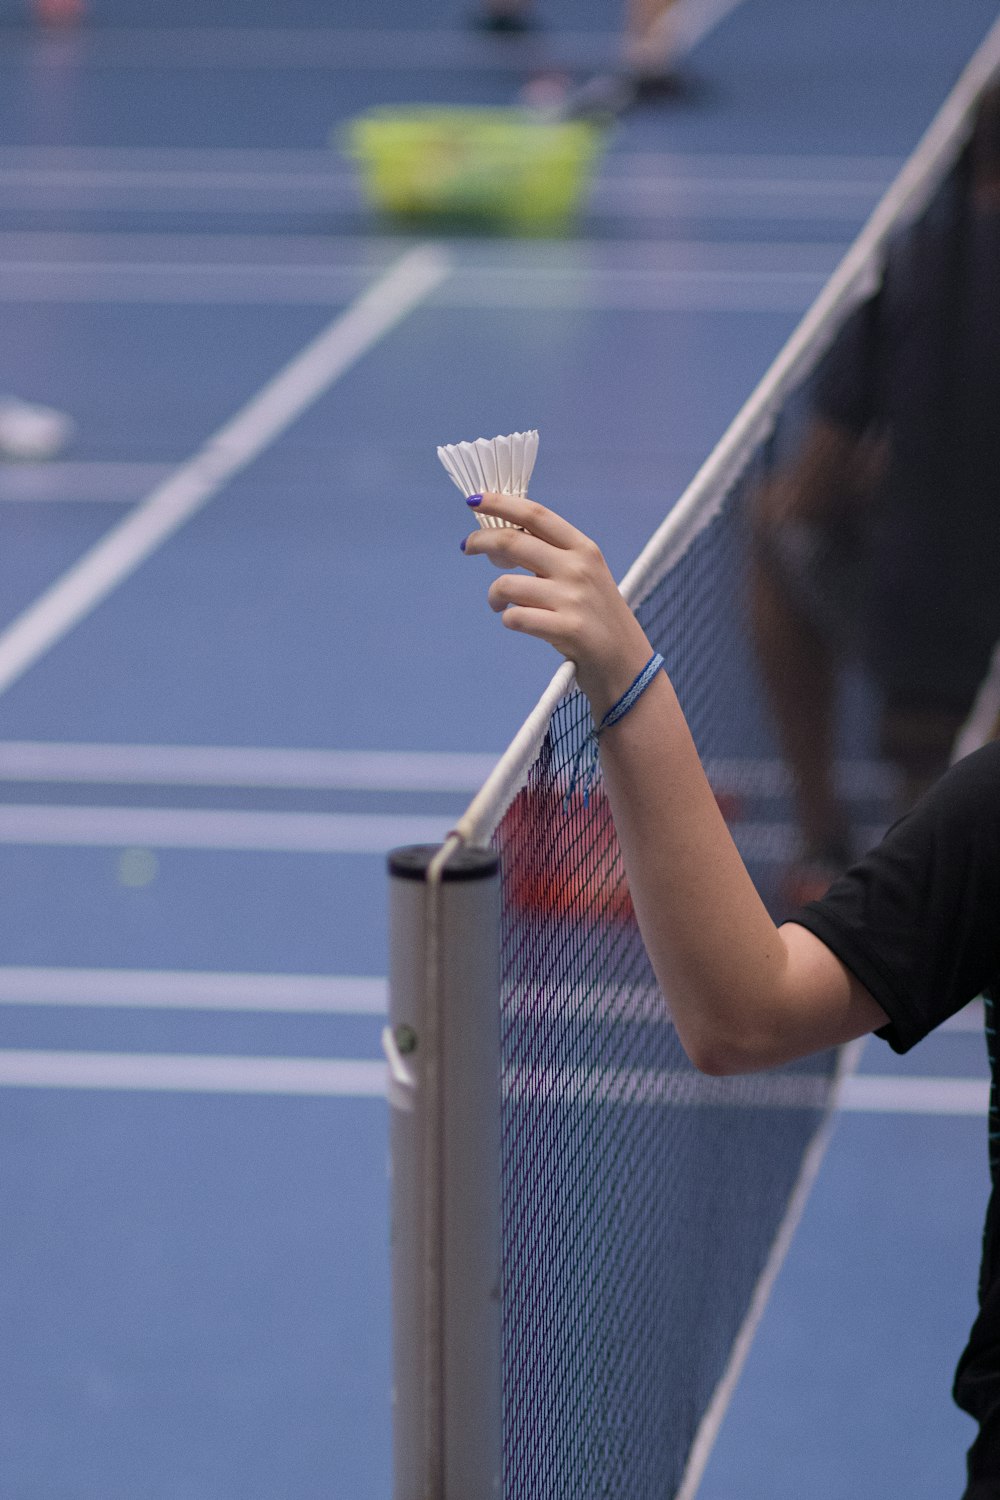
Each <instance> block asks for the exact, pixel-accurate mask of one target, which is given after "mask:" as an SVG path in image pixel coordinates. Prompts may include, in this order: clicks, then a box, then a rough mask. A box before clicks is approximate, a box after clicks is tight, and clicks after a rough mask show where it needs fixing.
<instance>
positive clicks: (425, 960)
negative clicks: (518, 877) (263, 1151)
mask: <svg viewBox="0 0 1000 1500" xmlns="http://www.w3.org/2000/svg"><path fill="white" fill-rule="evenodd" d="M389 874H390V882H389V884H390V916H389V943H390V969H389V989H390V1001H389V1025H388V1026H387V1027H386V1030H385V1033H384V1044H385V1052H386V1056H387V1059H388V1062H389V1098H390V1104H391V1108H392V1121H391V1160H392V1204H391V1213H392V1280H393V1474H394V1479H393V1500H472V1497H475V1500H493V1497H499V1495H500V1484H501V1457H502V1422H501V1322H500V1311H501V1309H500V1275H501V1269H500V1268H501V1218H500V1108H501V1092H500V873H499V860H498V857H497V855H496V853H495V851H494V850H492V849H479V848H460V847H457V846H456V845H455V844H453V843H450V844H446V845H444V846H442V847H441V848H435V847H427V846H417V847H413V848H408V849H397V850H395V851H393V853H392V854H390V856H389Z"/></svg>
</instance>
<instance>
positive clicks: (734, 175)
mask: <svg viewBox="0 0 1000 1500" xmlns="http://www.w3.org/2000/svg"><path fill="white" fill-rule="evenodd" d="M902 160H903V158H902V157H901V156H881V155H870V156H864V155H857V154H855V155H844V154H836V153H827V154H816V153H806V152H802V153H795V154H794V155H780V154H774V153H758V152H751V151H746V152H731V153H728V154H725V153H719V152H711V151H690V152H684V151H612V152H610V153H609V155H608V156H607V157H606V158H605V163H606V165H607V167H608V169H609V170H610V171H612V172H614V173H621V174H622V175H624V176H636V177H647V178H648V177H656V178H659V179H662V178H676V179H677V180H678V181H685V180H686V181H688V182H690V183H691V184H692V185H697V184H698V183H704V182H711V181H713V180H719V179H728V180H734V181H737V182H741V183H745V182H748V181H750V182H753V181H755V180H758V181H759V180H764V181H780V182H785V181H787V182H789V183H793V184H794V183H796V182H797V183H799V184H800V186H801V187H802V189H803V190H804V191H806V192H812V191H814V190H820V191H821V190H822V184H824V183H826V182H828V181H834V182H837V183H840V184H842V185H843V186H845V187H848V188H849V187H854V186H857V184H858V181H859V179H867V180H868V182H869V183H870V185H871V186H872V187H876V188H877V187H879V186H882V185H884V183H885V180H886V178H891V177H892V176H894V175H895V173H896V172H897V171H898V170H899V167H900V165H901V163H902ZM331 173H332V174H333V175H335V176H341V177H345V178H346V177H348V176H349V175H350V174H349V173H348V172H347V170H346V168H345V166H344V162H343V159H342V157H341V156H340V155H339V153H338V152H337V150H336V149H335V148H325V149H316V148H312V149H308V150H287V149H284V150H283V149H280V148H267V147H239V146H236V147H208V148H206V147H200V146H172V147H169V146H168V147H163V146H154V147H147V146H9V145H0V182H3V184H4V185H5V186H14V185H16V184H17V183H19V182H20V183H30V182H43V181H51V182H65V183H73V182H74V181H78V182H80V183H81V184H82V185H85V186H88V187H95V186H100V185H101V184H103V183H109V184H110V183H114V182H131V183H136V184H140V183H143V182H145V183H147V184H149V185H156V186H163V185H164V184H165V183H168V182H169V181H170V180H174V181H185V180H186V181H189V182H192V183H198V182H203V181H205V179H206V178H208V179H211V181H212V183H213V184H214V185H215V186H217V187H225V186H226V185H227V183H228V184H231V185H234V186H240V187H253V186H265V187H271V186H273V187H280V186H281V185H282V184H284V183H288V182H289V181H291V182H295V181H299V182H301V184H302V185H303V186H304V187H307V188H309V189H310V190H311V191H315V190H316V189H318V188H321V187H322V186H323V184H324V183H329V181H330V177H331ZM8 174H9V175H8ZM789 191H791V189H789Z"/></svg>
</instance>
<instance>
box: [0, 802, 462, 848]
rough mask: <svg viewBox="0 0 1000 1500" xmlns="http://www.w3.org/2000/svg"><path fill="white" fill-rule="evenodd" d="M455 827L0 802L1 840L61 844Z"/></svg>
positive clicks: (211, 843) (433, 839)
mask: <svg viewBox="0 0 1000 1500" xmlns="http://www.w3.org/2000/svg"><path fill="white" fill-rule="evenodd" d="M449 827H450V823H449V819H448V818H446V817H445V816H444V815H443V814H442V815H440V816H437V817H432V816H426V817H419V816H406V815H404V814H395V815H394V814H376V813H302V812H244V811H242V810H236V809H232V808H187V807H76V806H73V807H68V806H66V805H64V804H53V805H43V806H37V805H34V804H27V803H25V804H21V803H16V802H15V803H7V804H4V805H0V845H6V844H14V845H20V846H38V845H41V846H48V847H57V848H98V849H109V848H111V849H130V848H136V847H139V848H144V849H201V850H205V851H208V852H216V853H226V852H234V851H237V850H239V851H245V852H250V853H255V854H371V855H383V854H387V853H388V852H389V850H390V849H393V848H395V847H396V846H397V845H400V844H439V843H441V841H442V840H443V839H444V838H445V837H446V836H447V833H448V831H449Z"/></svg>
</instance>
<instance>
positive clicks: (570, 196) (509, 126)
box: [339, 105, 606, 233]
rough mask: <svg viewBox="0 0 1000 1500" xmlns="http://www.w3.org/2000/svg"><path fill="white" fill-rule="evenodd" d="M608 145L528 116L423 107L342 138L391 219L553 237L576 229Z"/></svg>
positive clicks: (579, 124)
mask: <svg viewBox="0 0 1000 1500" xmlns="http://www.w3.org/2000/svg"><path fill="white" fill-rule="evenodd" d="M605 136H606V131H605V130H604V129H602V128H601V127H600V126H598V125H595V124H593V123H592V122H590V121H582V120H573V121H565V122H550V121H546V120H540V119H537V118H536V117H534V116H533V115H531V114H530V113H529V112H528V111H526V110H522V109H474V108H461V109H447V108H441V107H439V106H426V107H421V106H419V105H413V106H409V107H396V108H383V109H374V110H369V111H368V112H366V113H365V114H363V115H359V116H358V117H357V118H356V119H354V120H351V121H349V122H348V124H347V125H346V126H345V127H343V130H342V133H341V134H340V136H339V138H340V140H341V143H342V144H343V146H344V149H345V150H346V151H347V153H348V155H349V156H351V157H352V158H353V159H354V161H355V162H356V164H357V166H358V170H359V173H360V176H361V181H362V185H363V188H364V191H365V194H366V196H367V198H368V200H369V202H370V203H371V204H372V205H373V206H374V207H375V208H376V209H378V210H379V211H380V212H382V213H386V214H390V215H392V216H394V217H398V218H406V219H452V220H464V221H470V222H473V223H474V222H477V221H478V222H480V223H491V224H494V225H497V224H500V225H506V226H508V227H509V228H511V229H516V230H520V231H523V232H527V233H545V232H551V231H553V230H558V229H561V228H565V227H566V225H568V224H569V222H570V221H571V220H572V218H573V216H574V214H575V213H576V211H577V209H578V208H579V206H580V203H581V200H582V198H583V195H584V192H585V190H586V188H587V186H588V184H589V181H590V174H591V170H592V168H593V166H594V164H595V162H596V160H597V158H598V155H599V153H600V151H601V148H602V146H603V143H604V139H605Z"/></svg>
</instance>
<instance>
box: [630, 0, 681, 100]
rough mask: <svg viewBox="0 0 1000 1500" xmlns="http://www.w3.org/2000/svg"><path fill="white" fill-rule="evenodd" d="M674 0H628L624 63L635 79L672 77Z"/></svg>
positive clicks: (648, 79)
mask: <svg viewBox="0 0 1000 1500" xmlns="http://www.w3.org/2000/svg"><path fill="white" fill-rule="evenodd" d="M675 9H676V0H628V4H627V8H626V33H625V64H626V66H627V67H628V69H629V71H630V72H631V73H632V74H633V75H634V76H635V78H636V80H637V82H640V83H641V82H643V81H648V82H652V81H653V80H655V79H663V80H666V79H668V78H671V77H672V76H673V62H674V48H675V37H674V31H675V27H674V19H675V18H674V14H673V13H674V11H675Z"/></svg>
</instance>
